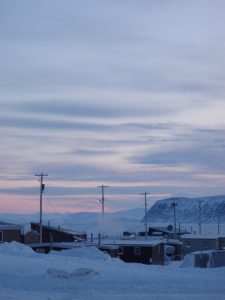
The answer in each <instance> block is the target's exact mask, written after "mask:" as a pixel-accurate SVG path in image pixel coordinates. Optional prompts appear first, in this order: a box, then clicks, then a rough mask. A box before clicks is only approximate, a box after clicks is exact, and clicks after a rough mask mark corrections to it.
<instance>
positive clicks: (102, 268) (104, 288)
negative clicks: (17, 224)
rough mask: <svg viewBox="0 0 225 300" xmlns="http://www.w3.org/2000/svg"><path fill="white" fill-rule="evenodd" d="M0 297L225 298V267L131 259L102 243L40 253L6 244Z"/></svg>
mask: <svg viewBox="0 0 225 300" xmlns="http://www.w3.org/2000/svg"><path fill="white" fill-rule="evenodd" d="M0 257H1V259H0V274H1V280H0V299H2V300H14V299H23V300H28V299H29V300H31V299H32V300H59V299H60V300H66V299H67V300H72V299H84V300H86V299H91V300H95V299H96V300H101V299H102V300H103V299H104V300H105V299H109V300H110V299H116V300H118V299H120V300H126V299H127V300H128V299H129V300H134V299H143V300H144V299H146V300H147V299H148V300H149V299H152V300H156V299H157V300H163V299H165V300H169V299H171V300H172V299H179V300H187V299H188V300H193V299H196V300H200V299H201V300H209V299H210V300H211V299H212V300H224V296H225V268H217V269H198V268H195V269H193V268H191V267H189V268H181V267H180V263H171V264H170V265H168V266H149V265H142V264H127V263H124V262H122V261H120V260H119V259H112V258H110V257H109V256H108V255H105V254H103V253H102V252H100V251H99V250H98V249H97V248H93V247H91V248H84V249H83V248H80V249H73V250H65V251H62V252H52V253H50V254H38V253H34V252H32V250H31V249H30V248H28V247H27V246H24V245H20V244H17V243H15V242H13V243H10V244H2V245H0Z"/></svg>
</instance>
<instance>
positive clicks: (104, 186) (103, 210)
mask: <svg viewBox="0 0 225 300" xmlns="http://www.w3.org/2000/svg"><path fill="white" fill-rule="evenodd" d="M98 187H99V188H101V189H102V199H101V200H99V201H100V202H101V203H102V218H104V215H105V197H104V189H105V188H107V187H109V186H108V185H104V184H102V185H99V186H98Z"/></svg>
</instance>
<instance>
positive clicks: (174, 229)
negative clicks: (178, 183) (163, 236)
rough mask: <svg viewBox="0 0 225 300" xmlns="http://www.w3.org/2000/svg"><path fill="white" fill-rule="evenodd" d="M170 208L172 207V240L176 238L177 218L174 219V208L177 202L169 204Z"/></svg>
mask: <svg viewBox="0 0 225 300" xmlns="http://www.w3.org/2000/svg"><path fill="white" fill-rule="evenodd" d="M171 206H172V207H173V227H174V228H173V238H174V239H175V238H176V235H177V217H176V206H177V202H175V201H174V200H173V202H172V203H171Z"/></svg>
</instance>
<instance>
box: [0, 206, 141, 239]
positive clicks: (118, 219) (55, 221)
mask: <svg viewBox="0 0 225 300" xmlns="http://www.w3.org/2000/svg"><path fill="white" fill-rule="evenodd" d="M143 216H144V208H136V209H129V210H123V211H117V212H113V213H105V217H104V219H102V215H101V213H96V212H79V213H67V214H59V213H48V214H43V223H44V224H48V223H50V225H52V226H60V227H61V228H64V229H70V230H73V231H79V232H84V231H85V232H87V233H94V234H97V233H102V234H110V235H118V234H121V233H122V232H123V231H127V230H135V231H138V230H143V228H144V227H143V224H142V223H141V220H142V219H143ZM0 221H5V222H11V223H14V224H20V225H23V226H25V228H26V227H29V225H30V222H39V214H38V213H35V214H0Z"/></svg>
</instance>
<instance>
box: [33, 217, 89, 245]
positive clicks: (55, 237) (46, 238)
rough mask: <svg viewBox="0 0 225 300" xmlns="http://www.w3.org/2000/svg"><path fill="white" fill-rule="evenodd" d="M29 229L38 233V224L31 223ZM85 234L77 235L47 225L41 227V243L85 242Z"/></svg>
mask: <svg viewBox="0 0 225 300" xmlns="http://www.w3.org/2000/svg"><path fill="white" fill-rule="evenodd" d="M31 229H32V230H34V231H36V232H38V233H39V232H40V225H39V223H33V222H32V223H31ZM86 240H87V234H86V233H78V232H75V231H71V230H65V229H61V228H60V227H58V228H57V227H53V226H49V225H42V242H43V243H54V242H80V241H86Z"/></svg>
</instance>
